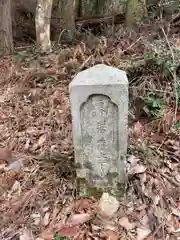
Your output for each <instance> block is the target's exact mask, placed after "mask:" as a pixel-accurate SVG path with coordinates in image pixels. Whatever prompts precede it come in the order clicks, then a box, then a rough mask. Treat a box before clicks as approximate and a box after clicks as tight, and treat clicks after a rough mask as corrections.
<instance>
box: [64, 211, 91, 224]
mask: <svg viewBox="0 0 180 240" xmlns="http://www.w3.org/2000/svg"><path fill="white" fill-rule="evenodd" d="M91 217H92V216H91V215H90V214H88V213H82V214H75V215H72V216H71V217H70V218H69V219H68V220H67V222H66V225H67V226H76V225H81V224H83V223H85V222H88V221H89V220H90V219H91Z"/></svg>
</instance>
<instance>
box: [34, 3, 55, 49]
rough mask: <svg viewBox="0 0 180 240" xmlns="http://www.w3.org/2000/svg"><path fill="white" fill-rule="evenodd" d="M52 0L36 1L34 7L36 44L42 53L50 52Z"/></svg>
mask: <svg viewBox="0 0 180 240" xmlns="http://www.w3.org/2000/svg"><path fill="white" fill-rule="evenodd" d="M52 2H53V0H38V2H37V7H36V18H35V23H36V44H37V47H38V48H40V49H41V51H43V52H49V51H51V40H50V23H51V11H52Z"/></svg>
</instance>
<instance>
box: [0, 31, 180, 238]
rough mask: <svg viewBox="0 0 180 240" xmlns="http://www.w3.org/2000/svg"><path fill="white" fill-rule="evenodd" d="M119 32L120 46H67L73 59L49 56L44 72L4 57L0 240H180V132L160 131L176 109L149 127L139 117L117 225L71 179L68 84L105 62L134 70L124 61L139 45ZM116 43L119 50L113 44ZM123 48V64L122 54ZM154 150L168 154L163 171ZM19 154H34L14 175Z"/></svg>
mask: <svg viewBox="0 0 180 240" xmlns="http://www.w3.org/2000/svg"><path fill="white" fill-rule="evenodd" d="M118 34H119V35H118V36H117V39H116V40H115V41H114V40H113V39H108V38H107V39H106V38H104V39H103V40H102V39H101V40H100V41H98V44H97V46H96V47H95V48H96V49H95V54H94V53H93V52H92V50H91V49H88V47H87V45H86V43H84V44H80V45H78V46H73V47H72V48H70V49H68V48H67V49H66V50H68V53H67V52H66V53H63V52H64V51H62V52H54V53H52V54H50V55H46V56H41V57H40V61H41V67H38V65H39V63H38V62H36V63H35V61H32V60H31V61H26V62H24V61H21V62H18V61H17V60H15V59H13V60H12V59H10V58H9V59H8V58H7V59H4V58H1V59H0V65H1V66H2V68H1V71H3V72H2V74H1V78H2V81H1V82H0V84H1V90H0V93H1V94H0V95H1V96H3V97H1V99H0V104H1V118H0V137H1V146H2V149H0V164H5V166H4V165H3V166H2V172H1V174H0V188H2V189H0V190H1V193H2V194H1V196H0V203H1V206H0V214H1V216H2V217H1V219H2V221H1V223H0V229H2V233H0V239H3V240H7V239H8V237H9V239H10V237H11V236H14V235H17V233H18V234H19V236H21V238H22V237H23V236H26V234H29V236H28V235H27V236H26V239H28V237H29V238H30V237H32V236H31V233H32V235H33V236H34V238H35V239H36V240H38V237H39V238H41V240H52V239H53V238H55V240H60V239H109V240H116V239H139V240H142V239H144V240H145V239H146V240H147V239H148V240H150V239H157V240H158V239H172V240H174V239H178V238H179V237H180V235H179V234H180V233H179V206H180V199H179V196H180V189H179V184H178V183H179V159H180V158H179V157H180V151H179V147H180V138H179V137H178V134H176V133H173V132H172V133H169V134H167V133H163V134H161V133H160V132H159V131H160V129H165V128H166V127H167V126H166V125H169V124H170V122H171V117H172V114H169V113H168V111H169V110H168V111H164V112H163V114H164V116H163V117H162V121H161V120H158V121H151V122H150V123H147V122H146V121H141V120H139V119H138V120H136V119H135V120H134V125H133V124H132V126H131V127H130V128H129V136H130V144H129V146H130V149H129V154H130V156H129V158H128V164H127V172H128V189H127V194H126V199H125V200H124V201H123V202H121V203H120V207H119V209H118V210H117V209H116V211H115V214H114V216H113V218H112V219H109V217H108V216H106V215H104V214H100V213H99V202H98V201H95V200H94V199H88V198H80V199H76V198H75V190H76V187H75V184H74V178H73V177H72V176H73V174H71V172H74V168H73V165H72V161H73V157H72V158H70V160H69V156H68V157H67V155H66V154H67V152H71V153H72V152H73V151H72V133H71V116H70V106H69V100H68V84H69V82H70V80H71V79H72V78H73V76H74V75H75V74H76V73H77V72H78V71H79V70H83V69H86V68H88V67H90V66H92V65H94V64H96V63H99V62H100V63H102V62H104V63H106V64H108V65H113V66H116V67H118V68H120V69H123V70H125V71H128V69H129V66H130V67H131V63H129V61H122V60H123V57H124V55H122V53H124V50H126V49H128V47H129V46H131V45H132V43H133V42H134V39H131V36H130V35H127V33H125V32H124V30H122V29H121V30H119V32H118ZM133 38H134V36H133ZM145 38H146V36H143V34H142V36H141V39H140V40H138V42H137V43H136V46H135V49H133V48H130V49H129V52H131V54H132V56H131V55H128V58H131V57H132V58H133V59H134V58H135V55H134V53H136V54H137V55H138V54H141V52H142V49H144V43H143V41H145V40H146V39H145ZM137 39H139V36H137ZM112 40H113V42H114V43H113V45H112V44H110V43H109V42H110V41H112ZM119 47H120V48H121V49H122V51H121V52H122V53H121V58H120V57H119V54H117V48H119ZM64 54H65V56H64ZM117 56H118V57H117ZM143 57H144V56H143ZM76 58H77V59H76ZM62 59H63V60H62ZM64 59H65V60H64ZM72 59H74V60H73V61H72ZM125 60H127V59H125ZM10 64H11V66H10ZM9 66H10V67H11V71H9V70H8V69H9ZM127 66H128V67H127ZM3 69H4V70H3ZM3 74H4V75H3ZM144 74H147V73H144ZM152 74H153V73H151V74H149V73H148V74H147V76H148V78H149V79H150V76H151V77H152V79H153V77H154V76H152ZM154 75H155V76H156V75H157V74H156V72H154ZM52 76H53V79H52ZM131 76H132V75H131ZM147 76H146V75H144V76H143V77H145V78H146V77H147ZM5 80H6V81H5ZM130 80H131V79H130ZM146 82H147V81H146ZM148 83H149V85H148V86H147V87H148V88H151V87H154V85H153V81H152V80H151V79H150V81H148ZM150 84H151V85H150ZM145 88H146V86H145ZM140 90H144V89H142V87H141V89H140ZM178 114H179V113H178ZM177 116H178V115H177ZM167 123H168V124H167ZM151 132H152V133H153V134H151ZM147 145H148V147H149V148H150V151H147ZM7 146H10V147H7ZM153 147H154V148H153ZM151 149H153V151H154V150H155V152H157V154H158V155H160V156H161V158H162V156H163V162H160V163H159V165H158V167H157V166H155V164H154V163H155V161H154V158H155V155H152V154H149V152H151ZM12 152H13V153H15V154H17V153H18V154H19V155H22V157H23V156H26V158H27V159H28V161H27V163H26V166H24V165H21V166H20V167H17V165H16V167H15V168H14V167H11V168H10V171H9V172H6V170H5V169H6V168H7V167H8V166H13V165H11V164H13V163H12V162H11V160H12ZM46 153H48V156H49V158H48V159H49V160H48V161H47V158H46V157H45V155H46ZM55 153H58V154H59V153H60V154H59V155H58V158H54V157H53V156H54V154H55ZM37 156H41V159H44V161H42V160H40V159H39V158H38V157H37ZM145 157H146V158H148V159H150V160H151V161H148V162H149V163H150V165H147V164H146V162H145V161H144V159H145ZM161 158H160V159H161ZM18 159H19V158H17V159H16V160H17V161H18ZM57 159H58V163H57ZM65 162H66V163H67V164H64V163H65ZM18 166H19V165H18ZM159 166H160V167H159ZM63 168H64V169H63ZM69 169H70V170H69ZM67 172H68V173H70V174H69V175H70V176H69V178H67V174H66V173H67ZM70 186H71V187H70ZM37 219H38V221H36V220H37ZM34 223H35V224H34ZM7 226H8V229H7ZM24 226H28V227H27V228H24ZM27 229H28V230H27ZM27 231H28V233H27ZM55 234H56V235H55ZM56 238H57V239H56ZM39 240H40V239H39Z"/></svg>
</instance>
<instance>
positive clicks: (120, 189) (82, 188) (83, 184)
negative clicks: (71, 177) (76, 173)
mask: <svg viewBox="0 0 180 240" xmlns="http://www.w3.org/2000/svg"><path fill="white" fill-rule="evenodd" d="M76 184H77V195H78V196H79V197H90V198H91V197H93V198H95V199H99V198H100V197H101V196H102V194H103V193H105V192H106V193H109V194H110V195H111V196H114V197H116V199H118V200H121V199H122V198H123V197H124V194H125V192H126V184H125V183H124V182H122V183H118V184H117V190H116V191H112V188H111V187H107V186H104V188H103V187H101V188H98V187H92V186H90V185H89V184H88V182H87V181H86V179H84V178H77V180H76Z"/></svg>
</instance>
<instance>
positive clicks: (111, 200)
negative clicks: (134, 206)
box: [99, 193, 120, 217]
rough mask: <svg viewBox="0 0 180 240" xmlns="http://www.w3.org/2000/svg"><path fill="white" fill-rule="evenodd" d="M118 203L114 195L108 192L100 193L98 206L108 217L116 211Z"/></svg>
mask: <svg viewBox="0 0 180 240" xmlns="http://www.w3.org/2000/svg"><path fill="white" fill-rule="evenodd" d="M119 205H120V203H119V202H118V201H117V199H116V198H115V197H114V196H111V195H109V194H108V193H103V194H102V196H101V199H100V202H99V208H100V210H101V211H102V212H103V213H105V214H106V215H107V216H108V217H111V216H113V215H114V214H115V213H116V212H117V210H118V208H119Z"/></svg>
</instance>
